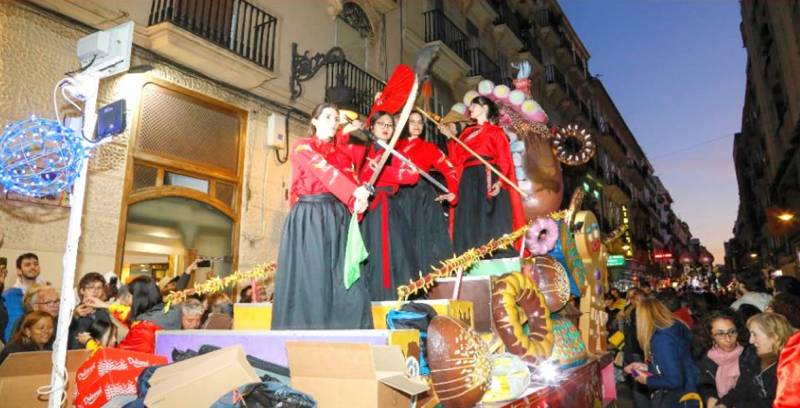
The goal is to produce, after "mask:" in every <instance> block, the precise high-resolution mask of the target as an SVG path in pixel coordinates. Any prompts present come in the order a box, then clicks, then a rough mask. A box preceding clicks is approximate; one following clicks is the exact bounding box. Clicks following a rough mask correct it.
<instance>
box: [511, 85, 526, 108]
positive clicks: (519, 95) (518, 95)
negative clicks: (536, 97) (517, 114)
mask: <svg viewBox="0 0 800 408" xmlns="http://www.w3.org/2000/svg"><path fill="white" fill-rule="evenodd" d="M508 101H509V102H511V103H512V104H514V105H517V106H519V105H522V103H523V102H525V92H522V91H520V90H519V89H515V90H513V91H511V93H509V94H508Z"/></svg>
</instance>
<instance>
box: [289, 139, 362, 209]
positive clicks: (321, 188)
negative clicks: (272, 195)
mask: <svg viewBox="0 0 800 408" xmlns="http://www.w3.org/2000/svg"><path fill="white" fill-rule="evenodd" d="M291 158H292V185H291V188H290V191H291V198H290V204H291V205H294V203H296V202H297V199H298V198H299V197H300V196H302V195H311V194H320V193H331V194H333V195H335V196H336V198H338V199H339V200H340V201H342V202H343V203H345V205H347V206H348V207H349V208H351V209H352V206H353V202H354V201H355V200H354V198H353V192H354V191H355V190H356V188H358V183H357V182H356V165H355V163H354V162H353V158H352V157H351V156H350V155H349V154H348V153H347V152H346V151H344V150H342V149H341V148H340V147H338V146H336V144H334V142H333V141H327V142H325V141H320V140H318V139H315V138H306V139H301V140H299V141H298V142H297V144H296V145H295V146H294V148H293V149H292V157H291Z"/></svg>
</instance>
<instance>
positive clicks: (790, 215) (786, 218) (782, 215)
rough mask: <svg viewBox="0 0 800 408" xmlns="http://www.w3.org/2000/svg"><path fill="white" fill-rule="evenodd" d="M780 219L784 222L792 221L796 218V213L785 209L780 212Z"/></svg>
mask: <svg viewBox="0 0 800 408" xmlns="http://www.w3.org/2000/svg"><path fill="white" fill-rule="evenodd" d="M778 219H779V220H781V221H783V222H791V221H792V220H794V214H793V213H791V212H789V211H784V212H782V213H780V214H778Z"/></svg>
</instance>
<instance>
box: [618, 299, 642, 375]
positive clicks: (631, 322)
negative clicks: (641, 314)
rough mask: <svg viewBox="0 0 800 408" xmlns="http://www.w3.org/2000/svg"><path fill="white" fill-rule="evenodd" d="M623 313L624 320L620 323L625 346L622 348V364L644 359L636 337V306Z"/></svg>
mask: <svg viewBox="0 0 800 408" xmlns="http://www.w3.org/2000/svg"><path fill="white" fill-rule="evenodd" d="M625 314H626V316H625V320H624V322H623V324H622V334H624V335H625V347H624V348H623V349H622V354H623V359H622V361H623V366H626V365H628V364H630V363H634V362H639V363H641V362H643V361H644V351H642V347H641V346H640V345H639V340H637V338H636V308H635V307H633V306H631V307H630V309H629V310H628V311H626V312H625Z"/></svg>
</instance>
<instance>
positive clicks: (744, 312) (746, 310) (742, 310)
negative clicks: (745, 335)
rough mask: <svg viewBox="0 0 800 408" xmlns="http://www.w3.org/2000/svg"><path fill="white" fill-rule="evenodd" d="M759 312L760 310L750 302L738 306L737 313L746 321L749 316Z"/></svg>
mask: <svg viewBox="0 0 800 408" xmlns="http://www.w3.org/2000/svg"><path fill="white" fill-rule="evenodd" d="M759 313H761V310H758V307H756V306H753V305H751V304H750V303H743V304H742V305H741V306H739V314H740V315H741V316H742V320H744V321H747V320H748V319H750V318H751V317H753V316H755V315H757V314H759Z"/></svg>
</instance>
